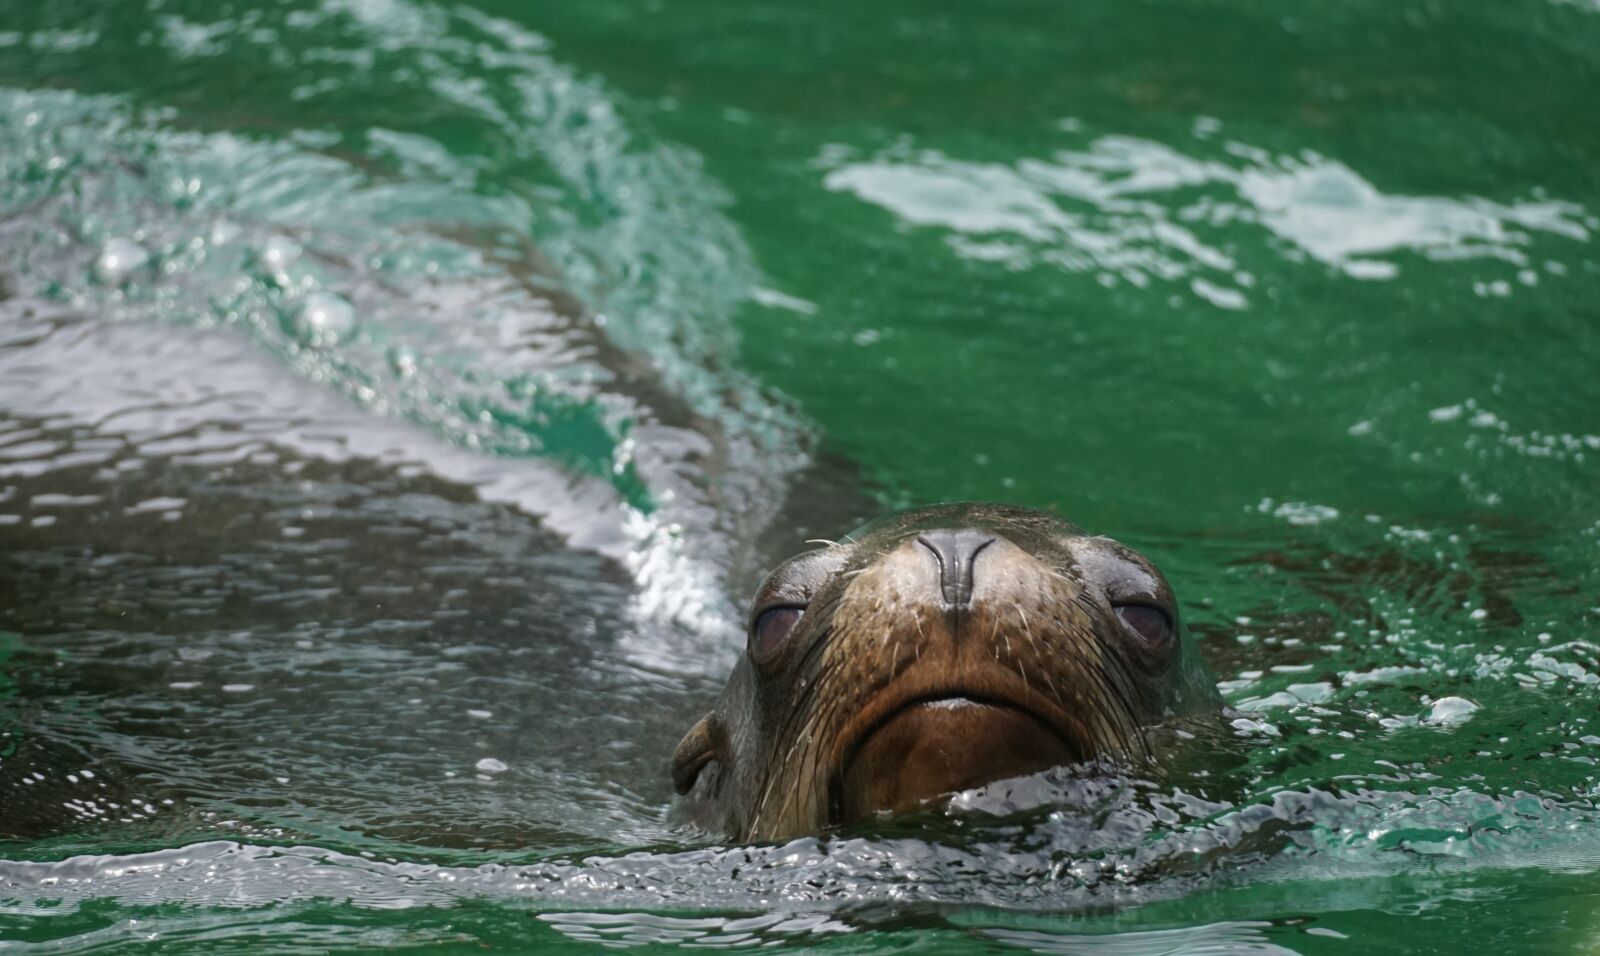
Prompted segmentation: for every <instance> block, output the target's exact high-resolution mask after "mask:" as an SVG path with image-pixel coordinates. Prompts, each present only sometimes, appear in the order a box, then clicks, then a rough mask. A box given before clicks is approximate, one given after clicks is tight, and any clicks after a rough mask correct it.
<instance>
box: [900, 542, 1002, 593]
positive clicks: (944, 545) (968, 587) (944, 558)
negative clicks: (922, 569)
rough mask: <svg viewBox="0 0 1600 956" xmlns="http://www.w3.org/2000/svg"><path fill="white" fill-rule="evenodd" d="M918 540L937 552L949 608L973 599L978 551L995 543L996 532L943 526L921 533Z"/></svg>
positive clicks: (934, 552) (940, 575)
mask: <svg viewBox="0 0 1600 956" xmlns="http://www.w3.org/2000/svg"><path fill="white" fill-rule="evenodd" d="M917 543H918V544H920V545H922V546H923V547H925V548H927V549H928V550H929V551H932V552H933V556H934V558H935V559H937V560H938V562H939V592H940V593H941V594H942V595H943V596H944V603H945V606H946V607H965V606H967V605H968V604H970V603H971V602H972V565H973V562H975V561H976V560H977V559H978V552H979V551H982V550H983V549H984V548H987V547H988V546H989V545H991V544H994V535H992V534H990V533H989V532H987V531H979V530H977V529H976V528H961V529H959V530H947V529H943V528H941V529H939V530H937V531H924V532H922V533H921V534H919V535H917Z"/></svg>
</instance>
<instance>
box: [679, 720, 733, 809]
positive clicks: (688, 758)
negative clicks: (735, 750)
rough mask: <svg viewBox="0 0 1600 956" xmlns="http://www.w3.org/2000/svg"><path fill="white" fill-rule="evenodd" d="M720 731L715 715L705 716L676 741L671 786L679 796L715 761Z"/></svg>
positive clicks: (686, 791) (687, 790)
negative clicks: (707, 765)
mask: <svg viewBox="0 0 1600 956" xmlns="http://www.w3.org/2000/svg"><path fill="white" fill-rule="evenodd" d="M721 729H722V727H721V725H720V724H719V723H718V722H717V715H716V714H706V715H705V716H704V717H701V718H700V719H699V720H697V721H695V725H694V726H693V727H690V728H689V732H688V733H686V734H684V735H683V739H682V740H680V741H678V749H677V750H675V751H673V753H672V786H673V788H674V789H676V790H677V791H678V792H679V793H680V794H682V793H688V792H689V789H690V788H691V787H693V786H694V781H695V778H697V777H699V776H700V771H701V770H703V769H705V766H706V764H708V763H710V762H711V761H713V760H715V759H716V757H717V738H718V737H720V736H722V735H721V733H720V731H721Z"/></svg>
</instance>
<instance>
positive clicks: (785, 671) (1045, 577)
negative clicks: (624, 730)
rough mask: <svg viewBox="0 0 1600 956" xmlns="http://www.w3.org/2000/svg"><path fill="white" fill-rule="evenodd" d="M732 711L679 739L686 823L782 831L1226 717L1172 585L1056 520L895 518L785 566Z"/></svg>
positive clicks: (1140, 560) (765, 604) (923, 512)
mask: <svg viewBox="0 0 1600 956" xmlns="http://www.w3.org/2000/svg"><path fill="white" fill-rule="evenodd" d="M748 641H749V643H748V646H747V648H746V650H745V653H744V655H743V657H742V658H741V659H740V661H739V663H738V665H737V666H736V667H735V670H734V673H733V676H732V677H731V678H730V680H729V682H728V687H727V689H726V690H725V691H724V692H723V696H722V699H721V700H720V701H719V703H718V706H717V708H716V709H715V710H714V711H712V712H711V713H710V714H708V715H706V717H705V718H704V719H702V720H701V721H700V722H699V723H697V724H696V725H695V726H694V728H693V729H691V730H690V731H689V733H688V735H687V736H685V737H684V739H683V742H682V743H681V744H680V745H679V747H678V750H677V753H676V755H675V756H674V760H673V777H674V783H675V784H676V786H677V788H678V791H679V792H680V793H683V794H686V795H687V797H688V799H687V801H686V808H687V811H688V816H689V817H690V819H692V820H694V821H695V822H697V823H700V824H701V825H703V826H706V827H707V828H709V829H718V830H722V831H725V832H728V833H730V834H731V835H733V836H735V837H736V838H740V839H754V840H776V839H785V838H788V837H792V836H796V835H800V834H803V833H809V832H815V831H817V830H820V829H822V828H824V827H828V826H833V825H839V824H844V823H849V822H852V821H856V820H860V819H863V818H867V817H870V816H872V815H873V814H876V813H879V812H882V811H901V810H906V809H910V808H912V807H915V806H917V805H919V804H921V803H923V802H925V801H927V800H929V799H931V798H934V797H937V796H939V795H941V794H946V793H950V792H953V791H958V790H964V789H969V788H972V787H977V786H981V785H983V784H986V783H990V782H992V781H995V780H999V779H1003V778H1007V777H1013V776H1018V775H1021V774H1026V773H1032V772H1035V771H1040V770H1045V769H1048V768H1050V767H1055V766H1060V765H1064V764H1072V763H1077V762H1080V761H1085V760H1090V759H1111V760H1137V759H1142V758H1144V757H1147V756H1148V755H1149V750H1150V748H1149V745H1148V741H1147V736H1146V728H1148V727H1149V726H1151V725H1153V724H1156V723H1159V722H1161V721H1163V720H1165V719H1167V718H1169V717H1173V716H1175V715H1178V714H1181V713H1185V712H1190V711H1194V710H1201V709H1205V708H1211V709H1213V710H1214V709H1215V707H1216V704H1217V697H1216V689H1215V685H1214V684H1213V683H1212V682H1211V681H1210V679H1209V677H1208V676H1207V675H1206V674H1205V672H1204V668H1203V667H1202V666H1201V665H1200V664H1199V662H1198V660H1197V659H1196V658H1195V656H1194V655H1193V653H1192V652H1191V651H1190V650H1189V649H1188V648H1186V647H1185V642H1184V641H1183V638H1182V634H1181V631H1180V629H1179V621H1178V608H1177V604H1176V602H1175V600H1174V598H1173V594H1172V589H1171V588H1170V587H1169V586H1168V584H1167V581H1166V579H1165V578H1164V577H1162V575H1161V572H1160V571H1158V570H1156V568H1155V566H1154V565H1152V564H1151V563H1150V562H1149V561H1147V560H1145V558H1144V557H1142V556H1141V555H1139V554H1138V553H1137V552H1135V551H1133V550H1132V549H1131V548H1128V547H1125V546H1123V545H1120V544H1118V543H1116V542H1115V541H1112V540H1111V539H1109V538H1103V537H1090V536H1087V535H1085V534H1084V533H1083V532H1082V531H1081V530H1079V529H1078V528H1077V527H1075V526H1074V525H1072V524H1070V523H1068V522H1066V521H1063V520H1061V519H1060V518H1057V517H1055V516H1053V515H1050V514H1046V513H1044V512H1038V511H1031V510H1027V509H1022V508H1012V507H1004V506H999V505H982V504H965V505H942V506H938V507H932V508H923V509H916V510H912V511H907V512H901V513H899V514H896V515H891V516H889V517H887V518H884V519H881V520H879V521H877V522H874V523H872V524H869V525H867V526H866V527H865V528H862V529H860V530H859V531H858V532H856V533H855V534H854V535H852V536H851V538H850V539H849V540H847V541H846V542H845V543H841V544H837V545H832V546H829V547H826V548H823V549H820V550H816V551H809V552H806V553H804V554H801V555H799V556H797V557H794V558H792V559H790V560H789V561H787V562H785V563H784V564H782V565H781V566H779V567H778V568H777V569H776V570H775V571H773V573H772V574H771V576H770V577H769V578H768V579H767V581H766V583H765V584H763V585H762V587H761V588H760V590H759V591H758V592H757V593H756V596H755V598H754V600H753V601H752V603H751V607H750V619H749V638H748Z"/></svg>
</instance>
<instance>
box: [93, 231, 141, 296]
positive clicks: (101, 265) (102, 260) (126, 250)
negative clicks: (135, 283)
mask: <svg viewBox="0 0 1600 956" xmlns="http://www.w3.org/2000/svg"><path fill="white" fill-rule="evenodd" d="M149 264H150V253H148V252H146V251H145V248H144V246H141V245H139V244H138V243H137V242H134V241H133V240H132V239H108V240H106V244H105V245H104V246H102V247H100V255H99V256H97V257H96V258H95V260H94V277H95V279H96V280H97V281H99V282H100V283H102V284H104V285H109V286H121V285H126V284H127V283H128V281H129V280H130V279H132V278H133V277H134V276H135V275H136V274H137V273H139V272H140V271H141V270H142V269H144V268H145V267H146V266H148V265H149Z"/></svg>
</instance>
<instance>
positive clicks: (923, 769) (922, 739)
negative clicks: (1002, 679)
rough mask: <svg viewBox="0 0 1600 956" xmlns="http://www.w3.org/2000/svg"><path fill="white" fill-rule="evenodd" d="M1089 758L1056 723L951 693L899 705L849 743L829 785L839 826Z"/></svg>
mask: <svg viewBox="0 0 1600 956" xmlns="http://www.w3.org/2000/svg"><path fill="white" fill-rule="evenodd" d="M1081 759H1083V754H1082V750H1081V748H1080V747H1078V746H1077V745H1076V744H1075V743H1074V742H1073V741H1072V739H1071V738H1070V737H1069V736H1068V735H1067V734H1066V733H1063V732H1062V731H1061V730H1060V729H1059V728H1058V727H1057V726H1056V724H1055V723H1054V722H1052V721H1051V720H1049V719H1047V718H1045V717H1043V716H1041V715H1040V714H1038V713H1037V712H1035V711H1034V710H1033V709H1031V708H1029V707H1028V706H1026V705H1024V704H1022V703H1019V702H1015V701H1012V700H1008V699H1001V698H998V697H995V696H993V695H989V694H983V693H979V692H969V691H966V690H950V691H944V692H940V693H935V694H925V695H919V696H915V697H912V698H910V699H908V700H905V701H904V702H903V703H898V704H897V705H892V706H890V707H889V708H887V709H886V711H885V712H884V713H883V716H881V717H879V718H878V719H876V720H875V721H873V722H872V723H870V724H868V725H866V726H865V728H864V729H863V730H861V731H860V732H859V733H858V734H857V735H856V736H855V737H854V739H853V740H852V741H851V742H850V744H849V745H848V746H847V747H846V749H845V753H844V759H843V760H842V761H841V762H840V763H839V770H838V771H837V772H836V773H835V774H834V775H833V777H832V779H831V781H830V787H829V801H828V802H829V816H830V817H831V818H832V820H831V822H832V823H833V824H835V825H838V824H843V823H849V822H851V821H855V820H860V819H863V818H866V817H870V816H872V815H874V814H877V813H879V812H883V811H888V812H903V811H906V810H910V809H914V808H916V807H917V806H919V805H921V804H924V803H926V802H927V801H929V800H932V799H934V798H936V797H939V796H942V795H945V794H949V793H956V792H959V791H962V790H970V789H972V788H973V787H979V786H983V785H985V784H989V783H992V782H994V781H996V780H1003V779H1006V778H1009V777H1018V776H1022V775H1024V774H1030V773H1036V772H1039V771H1041V770H1048V769H1050V768H1051V767H1059V766H1063V765H1065V764H1071V763H1076V762H1078V761H1079V760H1081Z"/></svg>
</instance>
